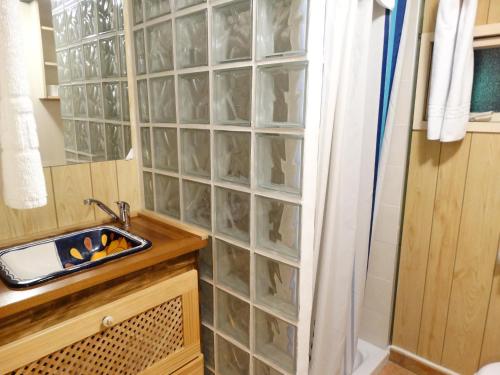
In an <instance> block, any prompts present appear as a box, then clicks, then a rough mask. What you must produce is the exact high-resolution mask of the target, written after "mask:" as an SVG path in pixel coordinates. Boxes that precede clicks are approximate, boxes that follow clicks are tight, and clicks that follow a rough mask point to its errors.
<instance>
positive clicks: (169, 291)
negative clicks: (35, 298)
mask: <svg viewBox="0 0 500 375" xmlns="http://www.w3.org/2000/svg"><path fill="white" fill-rule="evenodd" d="M197 293H198V292H197V276H196V271H189V272H186V273H184V274H182V275H179V276H177V277H174V278H171V279H168V280H166V281H162V282H160V283H158V284H156V285H154V286H152V287H149V288H147V289H144V290H142V291H141V292H138V293H135V294H131V295H128V296H127V297H125V298H122V299H120V300H117V301H115V302H112V303H110V304H108V305H105V306H102V307H100V308H98V309H95V310H93V311H91V312H89V313H86V314H83V315H81V316H78V317H76V318H73V319H70V320H69V321H66V322H63V323H61V324H58V325H57V326H54V327H51V328H49V329H46V330H44V331H41V332H38V333H36V334H34V335H31V336H28V337H26V338H23V339H21V340H18V341H16V342H14V343H12V344H8V345H5V346H3V347H1V348H0V369H1V371H0V373H2V374H4V373H8V374H15V375H19V374H39V375H42V374H43V375H52V374H54V375H55V374H71V375H110V374H124V375H135V374H160V373H161V374H170V373H174V372H175V371H178V370H179V369H180V368H182V366H184V365H186V364H188V363H190V362H191V361H193V360H194V359H196V358H197V356H198V355H199V353H200V345H199V328H198V327H199V321H198V320H199V318H198V294H197Z"/></svg>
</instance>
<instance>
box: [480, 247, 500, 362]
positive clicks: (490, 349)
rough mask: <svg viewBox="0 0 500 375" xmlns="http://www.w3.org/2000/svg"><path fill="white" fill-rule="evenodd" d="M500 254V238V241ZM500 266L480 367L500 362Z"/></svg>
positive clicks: (492, 296)
mask: <svg viewBox="0 0 500 375" xmlns="http://www.w3.org/2000/svg"><path fill="white" fill-rule="evenodd" d="M498 242H499V243H498V251H499V252H500V238H499V241H498ZM499 322H500V264H497V266H496V268H495V273H494V277H493V285H492V288H491V295H490V307H489V309H488V317H487V319H486V328H485V330H484V338H483V346H482V349H481V360H480V366H484V365H486V364H487V363H491V362H500V324H499Z"/></svg>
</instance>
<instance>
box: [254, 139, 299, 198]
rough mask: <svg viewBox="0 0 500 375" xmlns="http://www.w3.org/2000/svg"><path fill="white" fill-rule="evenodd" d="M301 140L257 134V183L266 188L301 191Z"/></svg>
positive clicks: (293, 191)
mask: <svg viewBox="0 0 500 375" xmlns="http://www.w3.org/2000/svg"><path fill="white" fill-rule="evenodd" d="M302 144H303V140H302V139H301V138H299V137H295V136H287V135H278V134H259V135H257V167H258V168H257V169H258V170H257V184H258V185H259V186H260V187H262V188H266V189H272V190H279V191H284V192H288V193H293V194H300V193H301V182H302V149H303V146H302Z"/></svg>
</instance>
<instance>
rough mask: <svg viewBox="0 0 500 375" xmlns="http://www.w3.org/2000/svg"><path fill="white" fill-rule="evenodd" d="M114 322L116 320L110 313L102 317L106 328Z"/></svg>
mask: <svg viewBox="0 0 500 375" xmlns="http://www.w3.org/2000/svg"><path fill="white" fill-rule="evenodd" d="M113 324H115V320H114V319H113V317H112V316H109V315H108V316H105V317H104V318H103V319H102V325H103V326H104V327H106V328H109V327H111V326H112V325H113Z"/></svg>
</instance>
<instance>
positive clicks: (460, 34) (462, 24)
mask: <svg viewBox="0 0 500 375" xmlns="http://www.w3.org/2000/svg"><path fill="white" fill-rule="evenodd" d="M476 10H477V0H441V1H440V3H439V9H438V15H437V20H436V32H435V38H434V51H433V56H432V71H431V79H430V92H429V105H428V111H427V138H428V139H430V140H441V141H442V142H453V141H458V140H460V139H462V138H463V137H464V136H465V133H466V129H467V123H468V121H469V112H470V101H471V94H472V82H473V76H474V51H473V47H472V43H473V32H474V22H475V19H476Z"/></svg>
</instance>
